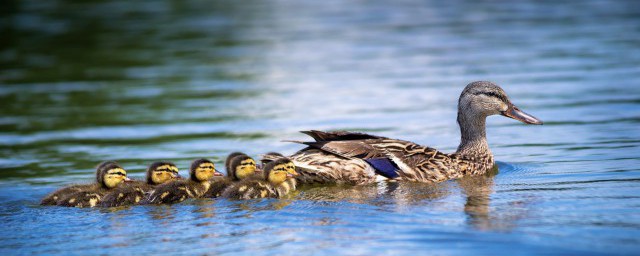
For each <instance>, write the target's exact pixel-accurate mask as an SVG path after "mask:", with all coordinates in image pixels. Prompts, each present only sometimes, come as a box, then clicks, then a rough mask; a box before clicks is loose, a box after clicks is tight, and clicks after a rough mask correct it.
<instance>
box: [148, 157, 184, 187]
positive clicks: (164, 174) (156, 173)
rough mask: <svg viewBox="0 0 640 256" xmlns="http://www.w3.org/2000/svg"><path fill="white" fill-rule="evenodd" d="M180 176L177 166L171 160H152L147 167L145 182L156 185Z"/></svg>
mask: <svg viewBox="0 0 640 256" xmlns="http://www.w3.org/2000/svg"><path fill="white" fill-rule="evenodd" d="M180 178H181V177H180V174H179V173H178V167H176V165H175V164H173V163H171V162H165V161H160V162H154V163H152V164H151V165H149V168H147V183H148V184H151V185H158V184H162V183H165V182H167V181H171V180H174V179H180Z"/></svg>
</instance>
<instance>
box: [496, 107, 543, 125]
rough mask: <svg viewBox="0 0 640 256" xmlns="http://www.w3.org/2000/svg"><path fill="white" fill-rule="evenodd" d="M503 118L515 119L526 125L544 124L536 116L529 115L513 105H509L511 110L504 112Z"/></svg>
mask: <svg viewBox="0 0 640 256" xmlns="http://www.w3.org/2000/svg"><path fill="white" fill-rule="evenodd" d="M502 115H503V116H506V117H509V118H513V119H515V120H518V121H520V122H523V123H525V124H542V121H541V120H540V119H538V118H536V117H535V116H532V115H529V114H527V113H525V112H523V111H522V110H520V109H519V108H518V107H516V106H515V105H513V104H509V108H507V110H506V111H504V112H502Z"/></svg>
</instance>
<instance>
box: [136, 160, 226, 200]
mask: <svg viewBox="0 0 640 256" xmlns="http://www.w3.org/2000/svg"><path fill="white" fill-rule="evenodd" d="M213 176H222V173H219V172H217V171H216V168H215V165H214V164H213V162H211V161H209V160H207V159H198V160H195V161H193V163H191V168H189V179H187V180H173V181H169V182H167V183H164V184H161V185H158V186H156V187H155V189H154V190H153V192H151V194H150V195H149V197H148V198H147V199H145V200H144V201H145V202H144V203H149V204H172V203H179V202H182V201H184V200H185V199H187V198H199V197H202V196H203V195H204V194H205V193H206V192H207V190H209V187H210V186H211V181H210V179H211V178H213Z"/></svg>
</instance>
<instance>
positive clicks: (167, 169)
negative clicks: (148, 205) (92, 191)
mask: <svg viewBox="0 0 640 256" xmlns="http://www.w3.org/2000/svg"><path fill="white" fill-rule="evenodd" d="M179 178H180V174H178V167H176V165H175V164H173V163H171V162H165V161H159V162H154V163H152V164H151V165H150V166H149V167H148V168H147V173H146V181H140V180H137V181H131V182H127V183H125V184H123V185H121V186H119V187H117V188H115V189H113V191H111V192H109V193H108V194H106V195H105V196H104V198H103V199H102V203H100V206H102V207H117V206H124V205H133V204H138V203H140V201H141V200H142V199H144V198H145V197H146V196H147V194H149V193H151V192H152V191H153V190H154V188H155V187H156V186H157V185H160V184H163V183H166V182H169V181H172V180H174V179H179Z"/></svg>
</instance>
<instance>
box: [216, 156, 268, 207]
mask: <svg viewBox="0 0 640 256" xmlns="http://www.w3.org/2000/svg"><path fill="white" fill-rule="evenodd" d="M225 167H226V168H227V177H214V178H213V182H212V184H211V187H210V188H209V190H208V191H207V193H206V194H205V195H204V196H203V197H209V198H216V197H219V196H220V195H221V194H222V191H224V190H225V189H226V188H227V187H229V186H231V185H232V184H234V183H236V182H238V181H240V180H243V179H246V178H249V177H252V176H256V175H257V174H256V161H255V160H253V158H251V157H250V156H248V155H245V154H244V153H240V152H234V153H231V154H229V156H228V157H227V160H226V161H225Z"/></svg>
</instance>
